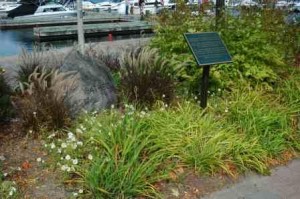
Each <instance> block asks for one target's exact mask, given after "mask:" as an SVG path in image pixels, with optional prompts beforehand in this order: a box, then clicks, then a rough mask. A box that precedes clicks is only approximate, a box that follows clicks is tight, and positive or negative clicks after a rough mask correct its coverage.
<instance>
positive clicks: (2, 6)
mask: <svg viewBox="0 0 300 199" xmlns="http://www.w3.org/2000/svg"><path fill="white" fill-rule="evenodd" d="M20 5H21V4H18V3H17V2H7V1H3V2H0V13H7V12H9V11H11V10H13V9H15V8H17V7H19V6H20Z"/></svg>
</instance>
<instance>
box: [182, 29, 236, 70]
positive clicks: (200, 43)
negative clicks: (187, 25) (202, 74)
mask: <svg viewBox="0 0 300 199" xmlns="http://www.w3.org/2000/svg"><path fill="white" fill-rule="evenodd" d="M184 37H185V39H186V40H187V43H188V45H189V47H190V48H191V50H192V52H193V55H194V57H195V59H196V61H197V63H198V65H199V66H203V65H212V64H220V63H228V62H231V56H230V55H229V53H228V51H227V48H226V46H225V44H224V43H223V41H222V40H221V38H220V36H219V34H218V33H216V32H205V33H185V34H184Z"/></svg>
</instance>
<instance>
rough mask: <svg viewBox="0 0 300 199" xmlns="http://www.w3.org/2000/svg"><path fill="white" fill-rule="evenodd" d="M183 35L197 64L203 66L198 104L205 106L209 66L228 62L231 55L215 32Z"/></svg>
mask: <svg viewBox="0 0 300 199" xmlns="http://www.w3.org/2000/svg"><path fill="white" fill-rule="evenodd" d="M184 37H185V39H186V41H187V43H188V45H189V47H190V49H191V51H192V53H193V55H194V57H195V59H196V61H197V64H198V65H199V66H203V74H202V82H201V96H200V99H201V102H200V106H201V107H202V108H206V106H207V94H208V85H209V70H210V66H211V65H213V64H221V63H230V62H231V56H230V55H229V53H228V50H227V48H226V46H225V44H224V43H223V41H222V40H221V38H220V36H219V34H218V33H217V32H204V33H185V34H184Z"/></svg>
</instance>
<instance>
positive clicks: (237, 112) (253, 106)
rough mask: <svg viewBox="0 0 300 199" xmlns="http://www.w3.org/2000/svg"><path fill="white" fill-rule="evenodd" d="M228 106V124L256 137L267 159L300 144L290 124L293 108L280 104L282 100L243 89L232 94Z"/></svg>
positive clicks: (257, 90)
mask: <svg viewBox="0 0 300 199" xmlns="http://www.w3.org/2000/svg"><path fill="white" fill-rule="evenodd" d="M225 104H226V103H224V104H223V105H224V106H226V108H225V107H223V109H227V112H226V113H225V114H224V116H225V118H226V120H227V122H228V123H229V124H232V125H235V126H236V127H237V129H238V133H239V135H242V136H246V138H247V139H251V138H254V137H255V138H257V139H258V143H259V144H260V145H261V147H262V148H263V149H264V150H265V151H266V152H267V154H268V157H270V158H280V155H281V154H283V153H284V152H285V151H288V150H293V147H292V146H293V145H294V144H295V143H296V142H298V140H297V139H296V138H295V137H294V136H293V130H292V125H291V124H292V123H291V122H292V114H291V112H292V111H293V108H292V107H288V106H285V105H283V104H281V103H280V98H279V97H276V96H275V95H272V94H267V93H265V92H264V91H263V90H259V89H255V90H247V89H244V90H240V91H235V92H233V93H231V97H230V104H229V103H227V105H225ZM220 107H222V106H220Z"/></svg>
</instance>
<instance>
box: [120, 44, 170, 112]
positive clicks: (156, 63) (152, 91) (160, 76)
mask: <svg viewBox="0 0 300 199" xmlns="http://www.w3.org/2000/svg"><path fill="white" fill-rule="evenodd" d="M169 72H170V68H169V65H168V63H167V61H165V60H163V59H162V57H160V56H159V54H158V53H157V50H156V49H149V48H142V49H140V48H138V49H136V50H134V51H130V52H125V53H124V54H123V58H122V61H121V85H120V92H121V93H122V94H123V96H124V97H125V98H127V99H128V100H129V102H130V103H136V104H138V105H142V106H149V107H151V106H152V105H153V104H154V103H155V102H156V101H157V100H161V101H164V102H166V103H170V102H171V101H172V99H173V97H174V82H173V80H172V77H171V75H170V73H169Z"/></svg>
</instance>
